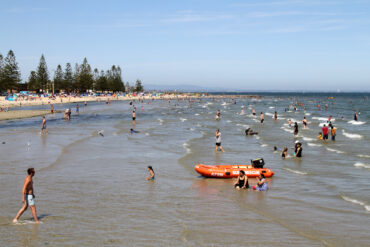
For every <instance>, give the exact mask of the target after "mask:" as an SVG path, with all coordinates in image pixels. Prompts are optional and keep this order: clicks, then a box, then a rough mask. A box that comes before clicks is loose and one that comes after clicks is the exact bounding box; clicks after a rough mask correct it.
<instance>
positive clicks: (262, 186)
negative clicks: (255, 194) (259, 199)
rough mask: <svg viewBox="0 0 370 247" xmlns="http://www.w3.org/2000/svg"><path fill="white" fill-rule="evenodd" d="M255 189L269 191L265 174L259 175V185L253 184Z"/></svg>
mask: <svg viewBox="0 0 370 247" xmlns="http://www.w3.org/2000/svg"><path fill="white" fill-rule="evenodd" d="M253 189H254V190H257V191H267V190H268V189H269V188H268V185H267V182H266V179H265V175H263V174H262V173H260V175H259V177H257V186H253Z"/></svg>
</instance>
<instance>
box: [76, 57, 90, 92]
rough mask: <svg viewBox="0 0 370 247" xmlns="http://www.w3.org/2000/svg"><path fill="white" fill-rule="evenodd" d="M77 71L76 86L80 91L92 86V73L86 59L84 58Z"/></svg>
mask: <svg viewBox="0 0 370 247" xmlns="http://www.w3.org/2000/svg"><path fill="white" fill-rule="evenodd" d="M77 72H78V73H77V74H76V79H77V80H76V83H77V84H76V86H77V89H78V90H79V91H80V92H86V91H87V90H89V89H92V87H93V83H94V80H93V74H92V72H91V67H90V65H89V63H88V62H87V59H86V58H84V61H83V63H82V64H81V66H80V67H79V69H78V71H77Z"/></svg>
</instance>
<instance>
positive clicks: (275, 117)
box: [274, 111, 277, 121]
mask: <svg viewBox="0 0 370 247" xmlns="http://www.w3.org/2000/svg"><path fill="white" fill-rule="evenodd" d="M274 120H275V121H276V120H277V112H276V111H275V114H274Z"/></svg>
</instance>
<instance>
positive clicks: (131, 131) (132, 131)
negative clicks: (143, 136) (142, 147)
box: [130, 128, 140, 134]
mask: <svg viewBox="0 0 370 247" xmlns="http://www.w3.org/2000/svg"><path fill="white" fill-rule="evenodd" d="M130 133H131V134H135V133H140V131H137V130H134V129H132V128H131V129H130Z"/></svg>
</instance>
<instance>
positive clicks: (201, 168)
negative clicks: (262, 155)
mask: <svg viewBox="0 0 370 247" xmlns="http://www.w3.org/2000/svg"><path fill="white" fill-rule="evenodd" d="M263 165H264V161H263V159H257V160H253V161H252V164H251V165H213V166H210V165H204V164H198V165H196V166H195V171H196V172H198V173H199V174H200V175H202V176H204V177H207V178H236V177H238V176H239V171H240V170H243V171H244V172H245V175H247V176H248V177H249V178H255V177H258V176H259V175H260V174H261V173H262V174H263V175H264V176H265V177H266V178H270V177H272V176H273V175H274V172H273V171H272V170H270V169H268V168H263Z"/></svg>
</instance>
